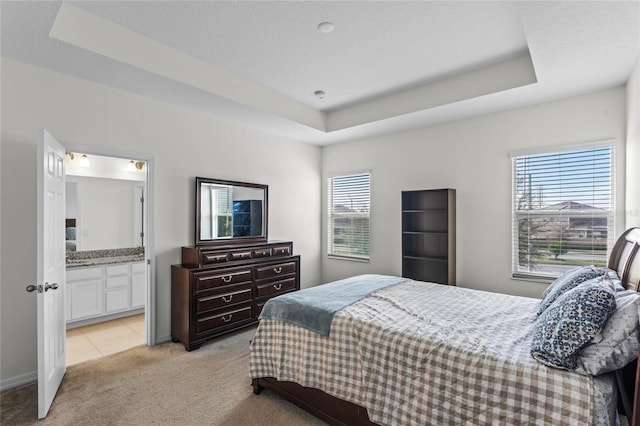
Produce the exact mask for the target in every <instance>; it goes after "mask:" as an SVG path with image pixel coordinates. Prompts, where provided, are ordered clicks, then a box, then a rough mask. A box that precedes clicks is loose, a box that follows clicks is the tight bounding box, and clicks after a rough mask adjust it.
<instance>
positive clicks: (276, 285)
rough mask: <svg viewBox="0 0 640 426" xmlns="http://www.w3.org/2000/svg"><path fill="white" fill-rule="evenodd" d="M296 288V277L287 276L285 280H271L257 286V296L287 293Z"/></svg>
mask: <svg viewBox="0 0 640 426" xmlns="http://www.w3.org/2000/svg"><path fill="white" fill-rule="evenodd" d="M295 288H296V279H295V277H293V278H286V279H284V280H278V281H271V282H269V283H265V284H258V285H257V286H256V297H263V296H272V295H275V294H280V293H286V292H288V291H291V290H294V289H295Z"/></svg>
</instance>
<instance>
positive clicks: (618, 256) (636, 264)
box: [607, 228, 640, 426]
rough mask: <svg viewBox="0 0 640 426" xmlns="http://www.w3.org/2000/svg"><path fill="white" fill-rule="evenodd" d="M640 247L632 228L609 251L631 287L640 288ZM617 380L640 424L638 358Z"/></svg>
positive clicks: (627, 408) (633, 421)
mask: <svg viewBox="0 0 640 426" xmlns="http://www.w3.org/2000/svg"><path fill="white" fill-rule="evenodd" d="M639 250H640V228H629V229H627V230H626V231H624V232H623V233H622V235H620V237H619V238H618V240H617V241H616V244H615V245H614V246H613V250H611V254H610V255H609V264H608V265H607V266H608V267H609V268H610V269H614V270H615V271H616V272H617V273H618V277H619V278H620V280H621V281H622V284H623V285H624V287H625V288H626V289H629V290H635V291H640V256H638V251H639ZM639 355H640V354H639ZM634 364H636V365H635V366H634ZM616 380H617V382H618V389H619V391H620V394H619V396H620V398H621V400H622V404H623V406H624V411H625V413H626V414H627V417H628V418H629V420H630V421H631V422H630V425H632V426H640V363H637V362H634V363H631V364H629V365H628V366H627V367H624V368H623V369H620V370H617V371H616Z"/></svg>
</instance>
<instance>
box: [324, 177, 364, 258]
mask: <svg viewBox="0 0 640 426" xmlns="http://www.w3.org/2000/svg"><path fill="white" fill-rule="evenodd" d="M370 182H371V179H370V174H369V173H359V174H352V175H342V176H333V177H330V178H329V179H328V185H327V187H328V194H327V200H328V202H327V206H328V212H327V213H328V224H327V242H328V248H327V252H328V254H329V256H334V257H346V258H356V259H363V260H366V259H369V213H370Z"/></svg>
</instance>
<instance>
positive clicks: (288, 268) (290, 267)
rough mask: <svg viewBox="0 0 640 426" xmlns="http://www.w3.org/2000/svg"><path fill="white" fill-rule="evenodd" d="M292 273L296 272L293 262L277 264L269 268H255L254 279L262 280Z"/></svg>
mask: <svg viewBox="0 0 640 426" xmlns="http://www.w3.org/2000/svg"><path fill="white" fill-rule="evenodd" d="M294 272H296V263H295V262H287V263H277V264H273V265H269V266H263V267H258V268H256V278H257V279H262V278H271V277H278V276H283V275H288V274H293V273H294Z"/></svg>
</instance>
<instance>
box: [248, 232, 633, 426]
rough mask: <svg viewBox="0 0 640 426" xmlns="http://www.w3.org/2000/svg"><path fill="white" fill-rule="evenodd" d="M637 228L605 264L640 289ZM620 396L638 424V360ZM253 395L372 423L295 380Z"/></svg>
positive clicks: (362, 411)
mask: <svg viewBox="0 0 640 426" xmlns="http://www.w3.org/2000/svg"><path fill="white" fill-rule="evenodd" d="M639 249H640V228H630V229H628V230H626V231H625V232H624V233H623V234H622V235H621V236H620V237H619V238H618V240H617V241H616V244H615V245H614V247H613V250H612V251H611V255H610V256H609V263H608V267H609V268H611V269H614V270H615V271H617V272H618V276H619V277H620V279H621V280H622V283H623V284H624V286H625V287H626V288H627V289H632V290H635V291H639V290H640V288H639V287H640V256H638V257H636V254H637V253H638V250H639ZM616 380H617V383H618V390H619V396H620V398H619V399H620V402H619V404H618V405H619V407H620V409H621V410H622V411H623V412H624V414H625V415H626V416H627V418H628V419H629V420H630V423H629V424H630V425H631V426H640V363H638V362H637V361H633V362H632V363H630V364H629V365H627V366H626V367H625V368H623V369H620V370H618V371H616ZM251 385H252V386H253V393H255V394H256V395H257V394H259V393H260V392H262V390H263V389H269V390H271V391H273V392H274V393H276V394H278V395H280V396H281V397H282V398H284V399H286V400H287V401H290V402H292V403H294V404H296V405H297V406H299V407H300V408H302V409H304V410H306V411H308V412H309V413H311V414H313V415H314V416H316V417H318V418H319V419H321V420H324V421H325V422H327V423H329V424H330V425H337V426H360V425H363V426H364V425H367V426H368V425H375V423H373V422H371V420H370V419H369V416H368V414H367V410H366V408H363V407H360V406H358V405H356V404H353V403H350V402H347V401H344V400H342V399H339V398H336V397H334V396H331V395H328V394H326V393H325V392H322V391H320V390H318V389H313V388H307V387H303V386H301V385H299V384H297V383H293V382H285V381H282V382H281V381H278V380H276V379H274V378H273V377H260V378H254V379H253V380H252V382H251Z"/></svg>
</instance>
